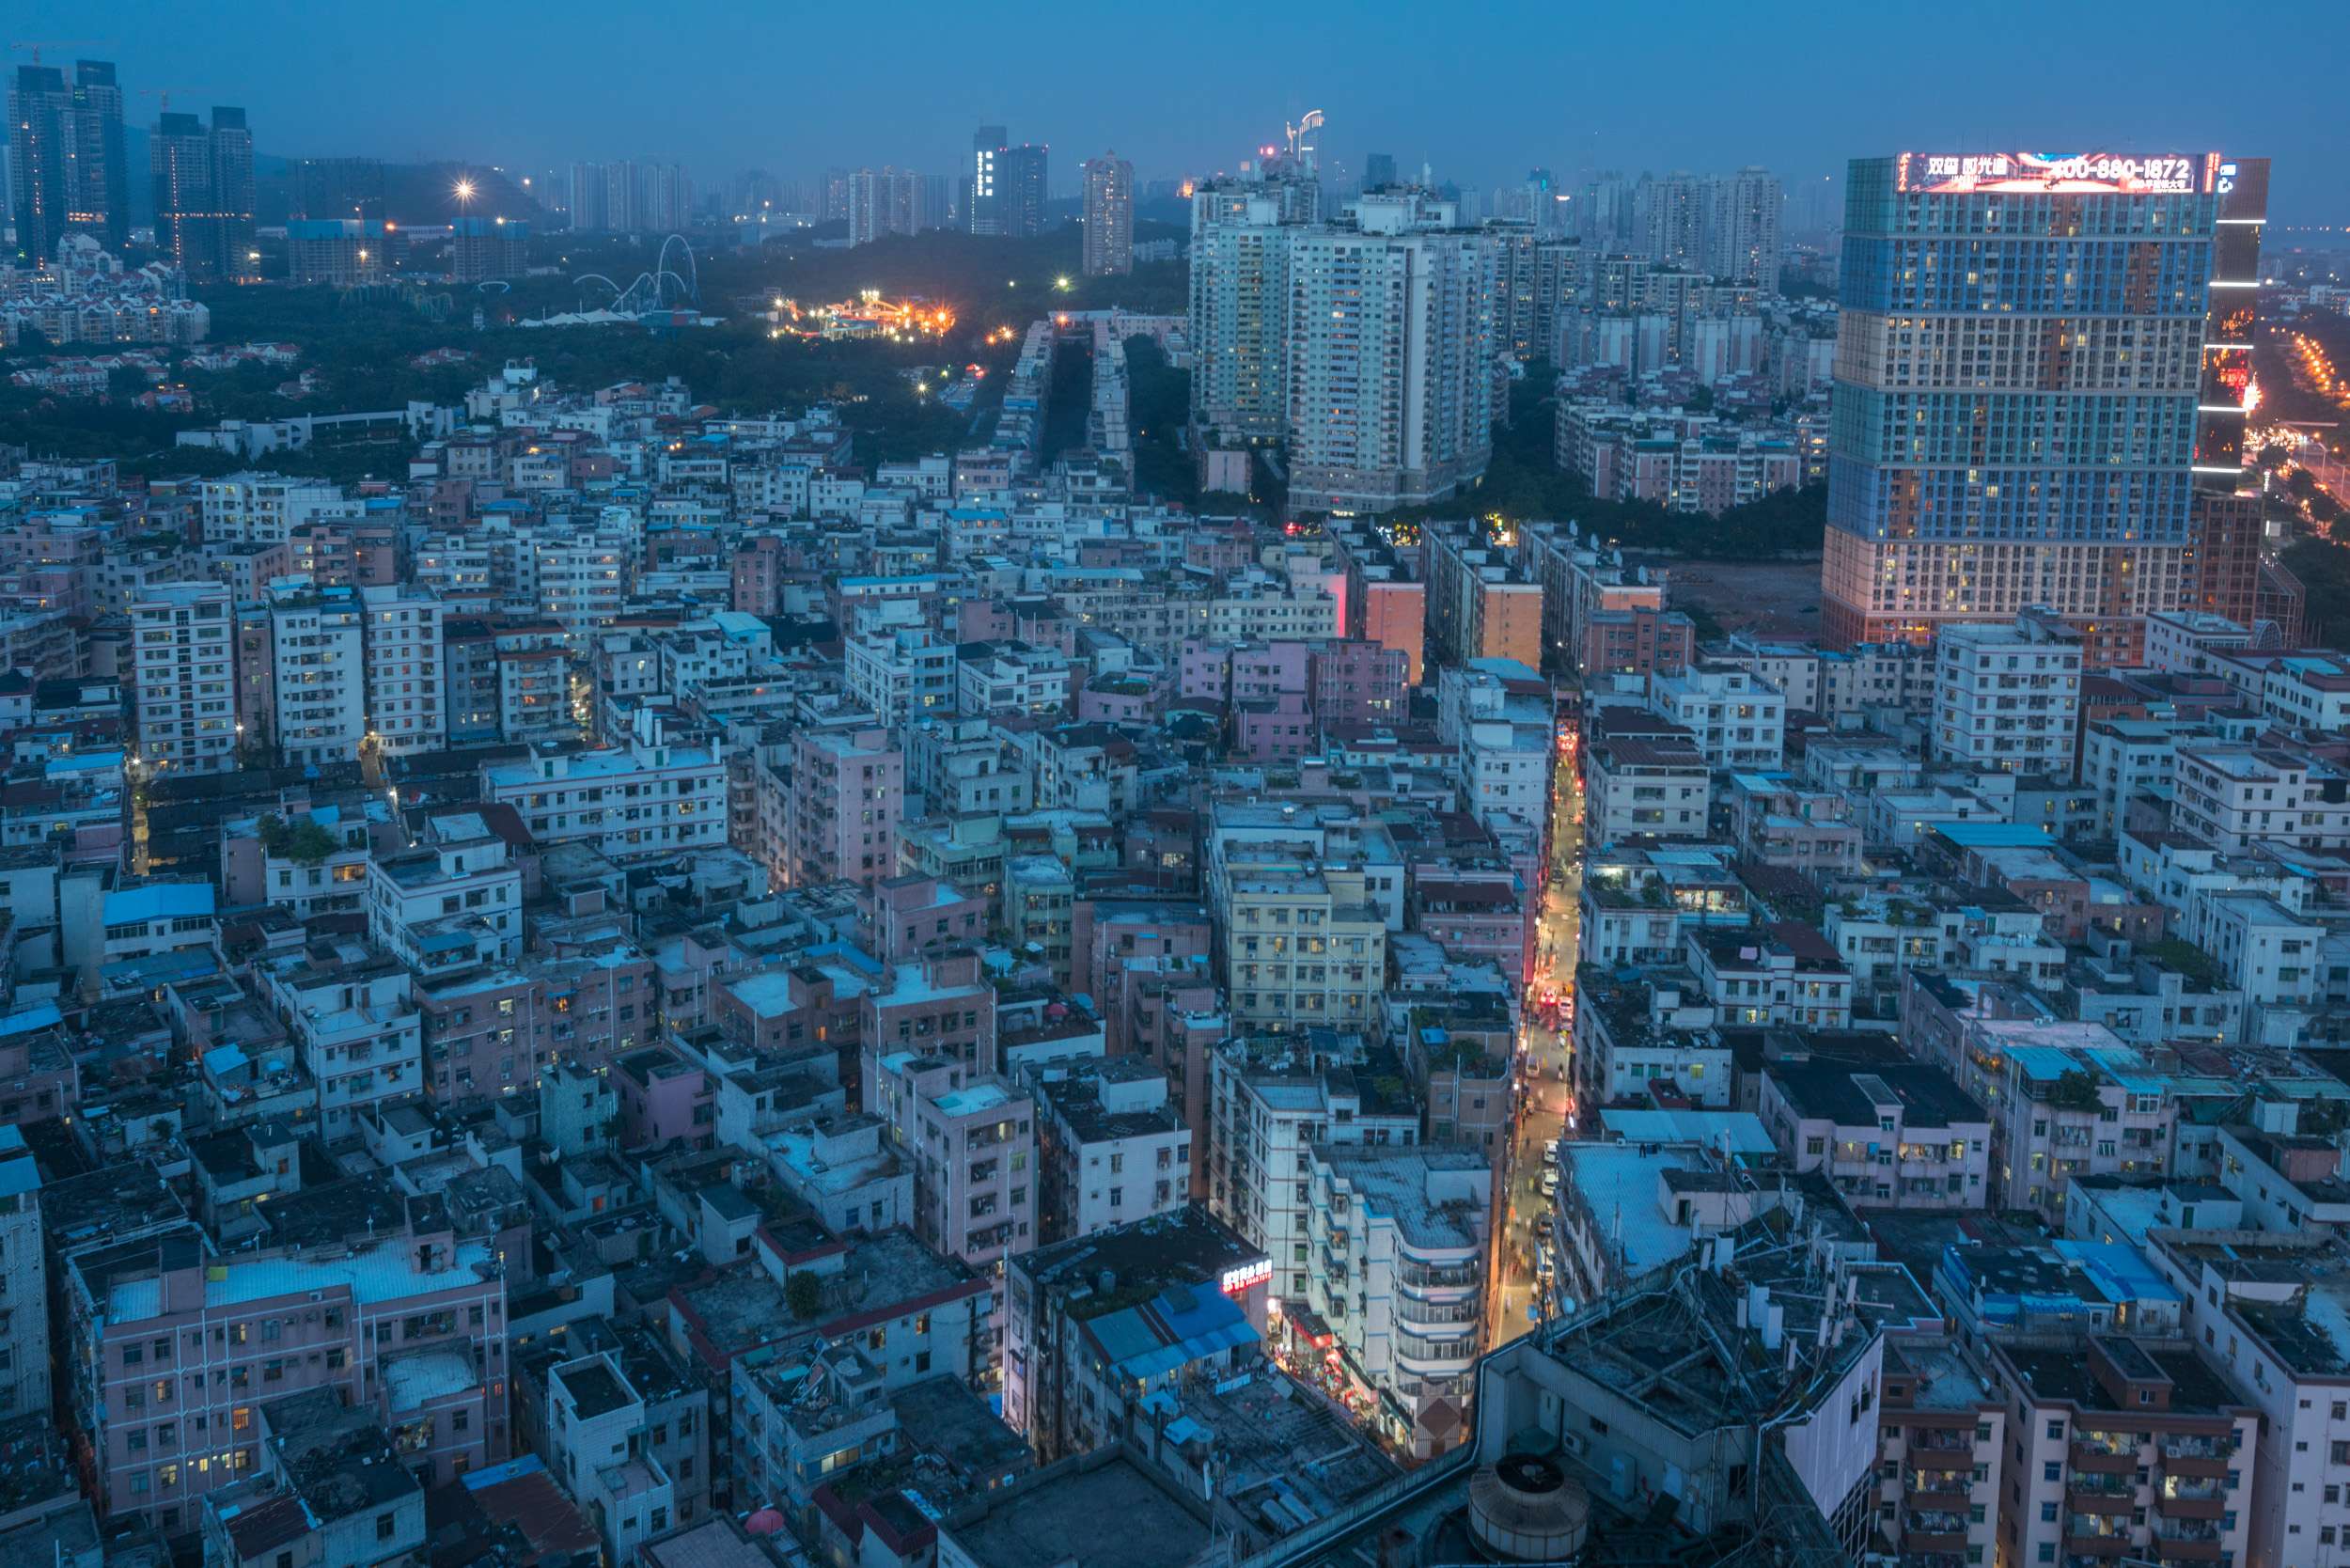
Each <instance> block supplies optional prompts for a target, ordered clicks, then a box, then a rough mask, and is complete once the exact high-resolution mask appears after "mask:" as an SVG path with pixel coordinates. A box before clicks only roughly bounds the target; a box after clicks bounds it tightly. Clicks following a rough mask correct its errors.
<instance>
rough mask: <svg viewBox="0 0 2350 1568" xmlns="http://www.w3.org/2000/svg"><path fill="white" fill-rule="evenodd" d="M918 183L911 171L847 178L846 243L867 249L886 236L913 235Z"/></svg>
mask: <svg viewBox="0 0 2350 1568" xmlns="http://www.w3.org/2000/svg"><path fill="white" fill-rule="evenodd" d="M921 180H922V177H921V176H920V175H917V174H915V173H914V172H912V171H911V170H905V171H901V170H898V169H895V168H888V167H883V168H879V169H859V170H857V171H856V172H855V173H854V174H853V175H851V176H849V243H851V244H853V245H870V244H871V243H873V242H874V241H876V240H879V239H881V238H883V237H885V236H886V235H890V234H911V233H913V232H914V231H915V207H916V204H917V193H918V192H919V190H920V187H921Z"/></svg>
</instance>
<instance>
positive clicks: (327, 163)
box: [290, 158, 385, 222]
mask: <svg viewBox="0 0 2350 1568" xmlns="http://www.w3.org/2000/svg"><path fill="white" fill-rule="evenodd" d="M290 215H291V216H293V217H297V218H359V219H363V220H367V221H369V222H376V221H380V220H382V219H383V218H384V216H385V213H384V160H383V159H381V158H305V159H303V160H302V161H301V162H300V163H298V164H296V165H294V172H293V206H292V211H291V214H290Z"/></svg>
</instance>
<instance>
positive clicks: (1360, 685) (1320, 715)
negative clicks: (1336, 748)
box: [1307, 637, 1412, 724]
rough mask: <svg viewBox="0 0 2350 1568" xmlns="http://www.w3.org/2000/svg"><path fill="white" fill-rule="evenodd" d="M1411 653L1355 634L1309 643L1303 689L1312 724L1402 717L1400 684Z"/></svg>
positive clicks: (1408, 670) (1407, 671) (1359, 721)
mask: <svg viewBox="0 0 2350 1568" xmlns="http://www.w3.org/2000/svg"><path fill="white" fill-rule="evenodd" d="M1411 667H1412V660H1411V656H1410V655H1409V654H1408V653H1406V652H1404V651H1402V650H1400V649H1394V648H1386V647H1382V646H1381V645H1380V644H1378V643H1375V642H1371V641H1369V640H1367V639H1364V638H1360V637H1337V638H1332V639H1331V640H1329V641H1327V642H1324V643H1320V644H1317V645H1316V646H1315V647H1314V650H1313V653H1312V656H1311V658H1310V659H1308V662H1307V676H1308V695H1309V696H1310V697H1311V698H1312V699H1313V708H1314V721H1315V722H1316V723H1317V724H1331V723H1341V724H1380V723H1393V722H1395V721H1396V720H1398V719H1400V718H1402V715H1403V686H1404V681H1405V678H1406V677H1407V675H1408V674H1409V673H1410V670H1411Z"/></svg>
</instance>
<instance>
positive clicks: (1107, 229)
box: [1085, 152, 1135, 277]
mask: <svg viewBox="0 0 2350 1568" xmlns="http://www.w3.org/2000/svg"><path fill="white" fill-rule="evenodd" d="M1085 177H1086V182H1085V274H1086V275H1087V276H1088V277H1101V276H1104V275H1105V274H1113V273H1130V272H1133V271H1134V270H1135V165H1133V164H1131V163H1129V162H1127V161H1126V160H1125V159H1123V158H1120V156H1119V155H1118V154H1117V153H1115V152H1113V153H1110V154H1109V155H1108V156H1106V157H1103V158H1089V159H1087V160H1086V165H1085Z"/></svg>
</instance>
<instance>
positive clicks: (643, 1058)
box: [612, 1045, 717, 1149]
mask: <svg viewBox="0 0 2350 1568" xmlns="http://www.w3.org/2000/svg"><path fill="white" fill-rule="evenodd" d="M613 1069H614V1070H613V1074H612V1086H613V1088H614V1089H615V1090H617V1091H618V1094H619V1102H620V1145H621V1147H622V1148H626V1149H644V1148H649V1147H650V1146H652V1145H654V1144H660V1143H669V1142H680V1143H683V1144H685V1145H686V1146H688V1147H690V1148H695V1149H707V1148H708V1147H710V1145H711V1143H712V1142H713V1140H714V1138H715V1136H716V1135H715V1132H714V1128H715V1126H716V1124H717V1104H716V1094H715V1091H714V1090H713V1088H712V1085H711V1082H710V1074H709V1073H708V1072H706V1071H705V1070H704V1069H702V1068H701V1067H699V1066H697V1065H696V1064H695V1063H693V1062H691V1061H688V1060H686V1059H685V1058H684V1057H682V1056H681V1055H679V1054H678V1052H677V1051H676V1050H675V1049H674V1048H672V1047H670V1046H667V1045H653V1046H649V1047H647V1048H646V1049H644V1050H641V1051H633V1052H631V1053H629V1054H628V1055H627V1056H624V1057H622V1058H619V1060H618V1061H616V1062H615V1063H613Z"/></svg>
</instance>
